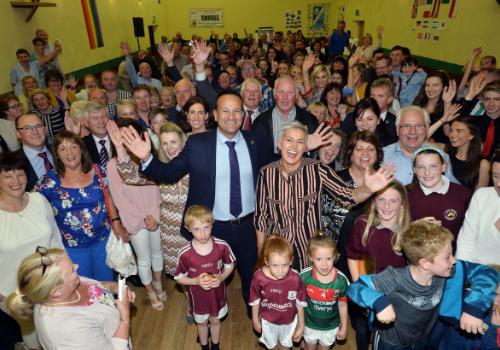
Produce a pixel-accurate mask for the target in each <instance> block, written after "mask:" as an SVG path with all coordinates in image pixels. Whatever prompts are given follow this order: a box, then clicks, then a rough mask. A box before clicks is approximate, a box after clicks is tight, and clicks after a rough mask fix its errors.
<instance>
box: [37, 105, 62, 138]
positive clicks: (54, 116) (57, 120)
mask: <svg viewBox="0 0 500 350" xmlns="http://www.w3.org/2000/svg"><path fill="white" fill-rule="evenodd" d="M64 112H65V110H64V109H62V108H60V107H52V110H51V111H50V112H48V113H45V112H41V111H40V110H38V109H34V110H32V111H31V113H34V114H36V115H37V116H39V117H40V119H42V121H43V124H44V125H45V126H46V127H47V129H48V131H49V134H48V137H49V143H52V142H53V140H54V137H55V136H56V135H57V134H58V133H59V132H61V131H63V130H64V129H65V128H66V127H65V126H64Z"/></svg>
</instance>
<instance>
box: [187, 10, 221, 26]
mask: <svg viewBox="0 0 500 350" xmlns="http://www.w3.org/2000/svg"><path fill="white" fill-rule="evenodd" d="M189 23H190V25H191V27H192V28H206V27H224V10H223V9H221V8H216V9H214V8H206V9H190V10H189Z"/></svg>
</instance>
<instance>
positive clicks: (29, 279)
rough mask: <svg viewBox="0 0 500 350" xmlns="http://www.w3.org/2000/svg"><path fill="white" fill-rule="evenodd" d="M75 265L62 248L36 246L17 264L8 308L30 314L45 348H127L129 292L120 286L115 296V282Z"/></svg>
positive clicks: (131, 296) (18, 312) (19, 312)
mask: <svg viewBox="0 0 500 350" xmlns="http://www.w3.org/2000/svg"><path fill="white" fill-rule="evenodd" d="M77 269H78V265H74V264H73V263H72V262H71V260H70V258H69V256H68V255H67V254H66V253H65V251H64V250H62V249H57V248H55V249H47V248H45V247H37V248H36V252H35V253H33V254H31V255H30V256H28V257H27V258H25V259H24V260H23V261H22V263H21V265H20V266H19V269H18V272H17V279H18V283H19V285H18V288H17V290H16V292H15V293H14V294H12V295H11V296H10V297H9V298H8V300H7V305H8V308H9V310H11V311H12V313H14V314H15V315H17V317H27V316H29V315H31V314H33V316H34V320H35V325H36V329H37V331H38V337H39V339H40V343H41V344H42V346H43V348H44V349H45V350H55V349H57V350H66V349H68V350H69V349H81V350H87V349H88V350H96V349H99V350H107V349H129V348H130V344H129V334H130V330H129V328H130V302H133V300H134V299H135V295H134V293H133V292H131V291H130V290H129V289H128V288H124V293H123V298H122V300H118V301H115V300H114V297H113V294H112V293H116V292H117V289H118V286H117V283H115V282H98V281H95V280H92V279H87V278H84V277H82V279H81V280H80V277H79V276H78V273H77V272H76V271H77Z"/></svg>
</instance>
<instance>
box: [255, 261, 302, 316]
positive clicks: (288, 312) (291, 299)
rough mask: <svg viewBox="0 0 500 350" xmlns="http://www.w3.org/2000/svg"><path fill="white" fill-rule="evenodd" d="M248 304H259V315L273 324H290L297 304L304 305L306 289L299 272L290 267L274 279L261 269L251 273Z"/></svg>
mask: <svg viewBox="0 0 500 350" xmlns="http://www.w3.org/2000/svg"><path fill="white" fill-rule="evenodd" d="M248 304H249V305H251V306H254V305H257V304H259V305H260V307H259V313H260V316H261V317H262V318H263V319H265V320H266V321H268V322H271V323H274V324H281V325H284V324H290V323H292V322H293V319H294V318H295V315H296V314H297V305H299V306H302V307H306V306H307V299H306V290H305V287H304V284H303V283H302V280H301V279H300V276H299V274H298V273H297V272H296V271H295V270H292V269H290V270H289V271H288V274H287V275H286V276H285V277H284V278H282V279H280V280H274V279H271V278H269V277H267V276H266V275H265V274H264V272H262V270H257V271H256V272H255V274H254V275H253V279H252V285H251V287H250V300H249V302H248Z"/></svg>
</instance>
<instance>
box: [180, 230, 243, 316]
mask: <svg viewBox="0 0 500 350" xmlns="http://www.w3.org/2000/svg"><path fill="white" fill-rule="evenodd" d="M212 243H213V248H212V251H211V252H210V253H209V254H208V255H200V254H198V253H197V252H196V250H195V249H194V248H193V245H192V243H191V242H189V243H188V244H186V245H185V246H184V247H183V248H182V249H181V250H180V251H179V259H178V261H177V269H176V271H175V276H174V279H175V280H178V279H181V278H183V277H189V278H196V277H198V276H199V275H201V274H202V273H205V272H207V273H211V274H214V275H220V274H222V272H223V271H224V269H225V268H226V267H228V266H229V265H231V264H233V263H234V262H235V261H236V258H235V257H234V254H233V251H232V250H231V247H230V246H229V244H228V243H227V242H226V241H224V240H222V239H218V238H215V237H212ZM187 289H188V292H189V293H188V295H189V301H190V304H191V306H192V308H193V312H194V313H195V314H197V315H210V316H217V315H218V314H219V311H220V310H221V309H222V308H223V307H224V306H225V305H226V286H225V283H224V282H222V283H221V284H220V285H219V287H217V288H213V289H210V290H204V289H203V288H201V287H200V286H187Z"/></svg>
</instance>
